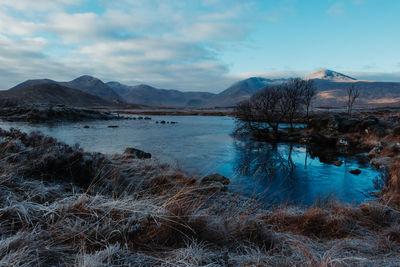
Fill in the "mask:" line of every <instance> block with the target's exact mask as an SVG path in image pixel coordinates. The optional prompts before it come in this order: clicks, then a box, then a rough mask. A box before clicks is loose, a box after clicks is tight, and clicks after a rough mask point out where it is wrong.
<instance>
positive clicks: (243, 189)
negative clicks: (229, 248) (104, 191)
mask: <svg viewBox="0 0 400 267" xmlns="http://www.w3.org/2000/svg"><path fill="white" fill-rule="evenodd" d="M150 117H151V118H152V119H151V120H121V121H91V122H76V123H59V124H53V125H47V124H37V125H32V124H28V123H21V122H4V121H0V127H1V128H3V129H8V128H10V127H14V128H18V129H21V130H23V131H27V132H30V131H41V132H42V133H44V134H46V135H50V136H53V137H55V138H57V139H59V140H60V141H64V142H66V143H68V144H71V145H72V144H76V143H78V144H80V146H81V147H82V148H84V149H85V150H86V151H91V152H102V153H106V154H114V153H122V152H123V151H124V150H125V148H126V147H135V148H138V149H141V150H144V151H146V152H150V153H152V155H153V158H156V159H158V160H160V161H161V162H167V163H170V164H171V165H173V166H175V167H178V168H181V169H183V170H185V171H186V172H188V173H189V174H195V175H200V176H201V175H206V174H212V173H220V174H222V175H224V176H226V177H228V178H230V179H231V184H230V187H231V189H232V190H234V191H237V192H240V193H243V194H246V195H254V196H257V197H260V198H262V199H265V201H266V202H268V203H281V202H290V203H297V204H306V205H307V204H312V203H313V202H314V200H315V199H316V198H318V197H322V198H324V197H326V196H329V195H333V196H334V197H336V198H337V199H339V200H340V201H343V202H353V203H360V202H362V201H364V200H366V199H367V198H369V197H368V192H370V191H373V190H374V186H373V182H372V181H373V179H374V178H375V177H377V176H378V175H379V174H380V173H379V172H378V171H377V170H375V169H373V168H371V167H370V166H369V164H368V163H366V162H365V159H363V158H362V157H356V156H355V157H348V158H340V159H341V160H343V162H344V163H343V165H341V166H339V167H337V166H334V165H330V164H325V163H322V162H320V161H319V159H318V158H312V157H311V156H310V154H309V153H307V149H306V147H305V146H303V145H289V144H283V143H282V144H276V145H271V144H268V143H264V142H255V141H240V140H235V139H234V138H233V137H232V136H231V133H232V132H233V130H234V128H235V121H234V119H233V118H231V117H216V116H150ZM161 120H165V121H174V122H177V124H157V123H156V121H161ZM85 125H87V126H89V128H83V126H85ZM109 125H117V126H119V127H118V128H108V126H109ZM356 168H358V169H360V170H361V171H362V172H361V174H360V175H353V174H350V173H349V171H350V170H352V169H356Z"/></svg>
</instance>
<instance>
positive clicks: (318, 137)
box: [307, 133, 337, 147]
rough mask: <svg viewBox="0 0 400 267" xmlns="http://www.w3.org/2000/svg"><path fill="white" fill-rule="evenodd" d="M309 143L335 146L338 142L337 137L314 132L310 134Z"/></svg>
mask: <svg viewBox="0 0 400 267" xmlns="http://www.w3.org/2000/svg"><path fill="white" fill-rule="evenodd" d="M307 141H308V143H310V144H316V145H319V146H324V147H334V146H335V145H336V142H337V138H334V137H326V136H324V135H322V134H320V133H312V134H310V135H309V136H308V140H307Z"/></svg>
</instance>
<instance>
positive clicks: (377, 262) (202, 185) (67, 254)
mask: <svg viewBox="0 0 400 267" xmlns="http://www.w3.org/2000/svg"><path fill="white" fill-rule="evenodd" d="M0 153H1V154H0V156H1V159H2V160H1V166H0V171H1V176H0V177H1V179H0V184H1V187H0V190H1V203H2V205H1V208H0V218H1V222H2V223H1V224H0V228H1V233H2V236H1V239H2V240H1V242H0V243H1V244H2V245H1V246H2V249H1V255H0V257H1V258H0V262H1V265H7V266H10V265H24V264H25V265H42V266H44V265H63V264H64V265H81V266H99V265H129V264H130V265H139V266H140V265H142V266H143V265H144V266H149V265H150V266H154V265H163V266H179V265H185V266H205V265H228V266H229V265H232V266H249V265H250V266H251V265H255V266H265V265H267V266H268V265H269V266H322V265H324V266H329V265H335V264H336V265H337V264H339V265H346V264H347V265H356V266H357V265H368V266H398V265H399V264H400V261H399V258H400V228H399V227H398V225H399V222H400V213H399V211H398V210H396V209H395V208H394V207H391V206H389V205H387V204H386V203H387V202H379V201H374V202H369V203H363V204H361V205H360V206H352V205H347V204H340V203H337V202H335V201H334V200H333V199H328V198H327V199H319V200H318V201H316V203H315V205H314V206H312V207H300V206H284V205H282V206H279V207H276V208H274V209H272V210H271V209H265V208H263V207H262V206H261V205H258V204H257V202H256V201H255V200H253V199H248V198H244V197H240V196H238V195H236V194H232V193H230V191H229V189H228V190H227V191H226V186H225V185H224V184H225V183H226V180H224V179H221V177H218V176H216V177H214V178H208V179H203V180H201V179H198V178H196V177H187V175H185V174H184V173H182V172H180V171H177V170H175V169H173V168H171V167H169V166H167V165H162V164H159V163H157V162H156V161H153V160H139V159H135V158H131V157H130V156H127V155H114V156H105V155H102V154H99V153H87V152H84V151H82V150H81V149H80V148H79V147H70V146H68V145H65V144H62V143H59V142H58V141H56V140H55V139H53V138H50V137H45V136H41V135H40V134H36V133H32V134H29V135H27V134H24V133H22V132H19V131H17V130H11V131H1V132H0Z"/></svg>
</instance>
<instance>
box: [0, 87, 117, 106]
mask: <svg viewBox="0 0 400 267" xmlns="http://www.w3.org/2000/svg"><path fill="white" fill-rule="evenodd" d="M0 100H2V101H6V100H9V101H11V102H15V103H18V104H23V103H27V104H63V105H70V106H78V107H95V106H114V105H115V104H114V103H113V102H112V101H109V100H105V99H102V98H100V97H98V96H94V95H91V94H88V93H85V92H82V91H80V90H77V89H73V88H69V87H65V86H62V85H59V84H52V83H45V84H37V85H33V86H30V87H26V88H14V89H12V90H7V91H0Z"/></svg>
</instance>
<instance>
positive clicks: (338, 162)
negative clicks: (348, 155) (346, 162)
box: [333, 160, 343, 167]
mask: <svg viewBox="0 0 400 267" xmlns="http://www.w3.org/2000/svg"><path fill="white" fill-rule="evenodd" d="M342 164H343V161H341V160H338V161H335V162H334V163H333V165H335V166H337V167H339V166H342Z"/></svg>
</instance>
